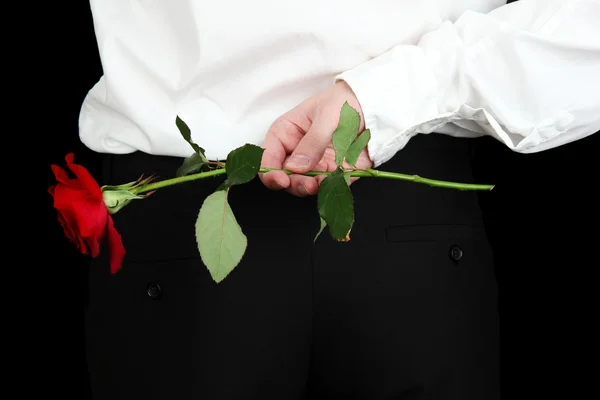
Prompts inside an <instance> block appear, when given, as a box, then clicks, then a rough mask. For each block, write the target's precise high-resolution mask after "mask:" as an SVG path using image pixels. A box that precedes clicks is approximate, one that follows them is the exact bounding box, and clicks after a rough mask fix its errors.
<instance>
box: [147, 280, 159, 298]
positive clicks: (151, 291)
mask: <svg viewBox="0 0 600 400" xmlns="http://www.w3.org/2000/svg"><path fill="white" fill-rule="evenodd" d="M146 293H147V294H148V296H149V297H150V298H151V299H158V298H159V297H160V295H161V294H162V289H161V287H160V285H159V284H158V283H150V284H149V285H148V289H147V290H146Z"/></svg>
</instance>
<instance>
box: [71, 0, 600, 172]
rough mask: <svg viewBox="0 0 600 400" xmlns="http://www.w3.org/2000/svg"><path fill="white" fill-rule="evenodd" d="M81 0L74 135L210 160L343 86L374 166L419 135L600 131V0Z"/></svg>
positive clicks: (112, 147)
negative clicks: (80, 79) (89, 17)
mask: <svg viewBox="0 0 600 400" xmlns="http://www.w3.org/2000/svg"><path fill="white" fill-rule="evenodd" d="M505 3H506V1H504V0H302V1H300V0H293V1H292V0H253V1H242V0H218V1H215V0H168V1H167V0H91V6H92V13H93V18H94V24H95V30H96V37H97V41H98V49H99V52H100V58H101V61H102V66H103V71H104V75H103V77H102V78H101V79H100V81H99V82H98V83H97V84H96V85H95V86H94V87H93V88H92V89H91V90H90V92H89V93H88V95H87V97H86V98H85V100H84V102H83V105H82V108H81V113H80V120H79V127H80V138H81V140H82V142H83V143H84V144H85V145H86V146H88V147H89V148H90V149H92V150H95V151H98V152H105V153H117V154H122V153H130V152H133V151H136V150H141V151H143V152H146V153H150V154H155V155H170V156H181V157H185V156H189V155H190V154H191V153H192V149H191V147H190V146H189V144H188V143H187V142H186V141H185V140H183V138H182V137H181V136H180V134H179V131H178V130H177V127H176V125H175V117H176V116H177V115H179V116H180V117H181V118H182V119H183V120H184V121H186V122H187V124H188V125H189V126H190V128H191V131H192V138H193V140H194V141H195V142H196V143H198V144H199V145H200V146H201V147H203V148H204V149H205V150H206V155H207V157H208V158H209V159H214V160H216V159H225V158H226V157H227V154H228V153H229V152H230V151H231V150H233V149H234V148H236V147H239V146H241V145H243V144H245V143H254V144H257V145H259V146H260V145H262V143H263V139H264V136H265V134H266V132H267V129H268V128H269V126H270V125H271V123H272V122H273V121H274V120H275V119H276V118H277V117H279V116H280V115H281V114H283V113H285V112H286V111H288V110H290V109H291V108H293V107H294V106H296V105H297V104H299V103H300V102H302V101H303V100H305V99H306V98H308V97H310V96H312V95H314V94H316V93H318V92H320V91H322V90H324V89H326V88H327V87H329V86H330V85H331V84H333V83H334V82H335V80H336V79H343V80H345V81H346V82H347V83H348V84H349V85H350V87H351V88H352V89H353V90H354V92H355V94H356V96H357V98H358V101H359V103H360V104H361V106H362V109H363V112H364V116H365V123H366V127H367V128H369V129H370V130H371V135H372V138H371V141H370V143H369V153H370V155H371V158H372V159H373V161H374V162H375V165H376V166H379V165H380V164H382V163H383V162H385V161H387V160H389V159H390V158H391V157H392V156H393V155H394V154H395V153H396V152H398V151H399V150H401V149H402V148H403V147H404V146H405V145H406V143H407V142H408V141H409V139H410V138H411V137H412V136H414V135H416V134H426V133H431V132H439V133H444V134H448V135H453V136H462V137H476V136H481V135H491V136H493V137H495V138H496V139H498V140H500V141H501V142H503V143H505V144H506V146H508V147H509V148H510V149H512V150H514V151H517V152H522V153H531V152H537V151H542V150H546V149H550V148H552V147H556V146H559V145H563V144H566V143H569V142H572V141H575V140H578V139H581V138H583V137H585V136H587V135H590V134H592V133H594V132H596V131H598V130H600V0H520V1H517V2H515V3H512V4H508V5H506V4H505Z"/></svg>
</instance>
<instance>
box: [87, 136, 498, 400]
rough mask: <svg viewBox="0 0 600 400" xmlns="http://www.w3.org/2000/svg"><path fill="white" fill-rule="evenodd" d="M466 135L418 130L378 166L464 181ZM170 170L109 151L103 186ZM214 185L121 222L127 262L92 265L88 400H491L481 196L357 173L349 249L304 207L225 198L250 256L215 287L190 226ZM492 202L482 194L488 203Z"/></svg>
mask: <svg viewBox="0 0 600 400" xmlns="http://www.w3.org/2000/svg"><path fill="white" fill-rule="evenodd" d="M469 146H470V143H469V139H458V138H450V137H447V136H443V135H436V134H432V135H420V136H417V137H415V138H413V139H412V140H411V142H410V143H409V144H408V146H407V147H406V148H405V149H403V150H402V151H401V152H400V153H398V154H397V155H396V156H395V157H394V158H393V159H392V160H391V161H389V162H388V163H386V164H384V165H382V166H381V167H379V169H381V170H386V171H396V172H402V173H410V174H413V173H414V174H419V175H421V176H425V177H430V178H437V179H445V180H455V181H463V182H472V181H473V176H472V168H471V164H470V162H469ZM180 163H181V159H179V158H173V157H157V156H150V155H147V154H143V153H134V154H130V155H107V156H106V160H105V168H104V169H105V171H104V176H103V179H104V181H105V182H104V183H110V184H122V183H126V182H129V181H132V180H135V179H136V178H137V177H138V176H139V175H140V174H141V173H145V174H150V173H154V174H156V175H158V176H159V177H161V178H168V177H171V176H173V175H174V173H175V170H176V169H177V167H178V166H179V165H180ZM221 181H222V179H221V178H211V179H207V180H203V181H197V182H194V183H187V184H184V185H181V186H178V187H170V188H166V189H161V190H159V191H158V192H157V193H155V194H154V195H152V196H151V197H149V198H148V199H145V200H141V201H136V202H134V203H132V204H130V205H128V206H127V207H125V208H124V209H122V210H121V211H120V212H119V213H118V214H116V215H115V216H114V220H115V225H116V227H117V229H118V230H119V232H121V234H122V236H123V242H124V245H125V248H126V249H127V255H126V257H125V260H124V264H123V268H122V270H121V271H120V272H118V274H116V275H111V274H110V272H109V267H108V260H107V257H106V256H107V252H106V249H105V250H104V252H103V253H102V255H101V256H100V257H99V258H97V259H94V260H93V263H92V265H91V268H90V274H89V278H90V279H89V301H88V305H87V309H86V346H87V362H88V369H89V374H90V381H91V388H92V392H93V398H95V399H111V400H116V399H127V400H131V399H144V400H148V399H183V400H185V399H227V400H228V399H261V400H266V399H278V400H280V399H290V400H291V399H313V398H314V399H318V398H326V399H369V400H376V399H460V400H469V399H473V400H494V399H498V398H499V384H498V381H499V379H498V369H499V368H498V315H497V286H496V279H495V276H494V269H493V259H492V251H491V248H490V246H489V244H488V241H487V238H486V235H485V232H484V230H483V225H482V221H481V213H480V209H479V205H478V200H477V194H476V193H475V192H467V191H457V190H451V189H441V188H432V187H429V186H425V185H421V184H414V183H409V182H402V181H388V180H380V179H372V178H363V179H360V180H358V181H357V182H355V183H354V184H353V185H352V186H351V189H352V192H353V195H354V201H355V216H356V222H355V225H354V228H353V231H352V235H351V236H352V239H351V241H350V242H348V243H337V242H334V241H333V240H332V239H331V237H330V236H328V233H327V232H324V233H323V234H322V235H321V236H320V238H319V239H318V240H317V242H316V243H313V237H314V235H315V234H316V232H317V230H318V226H319V218H318V214H317V207H316V199H315V198H296V197H293V196H291V195H289V194H287V193H285V192H273V191H270V190H268V189H266V188H264V187H263V185H262V184H261V182H260V181H259V180H258V179H255V180H254V181H252V182H251V183H248V184H246V185H242V186H238V187H234V188H233V189H232V190H231V192H230V195H229V200H230V204H231V207H232V209H233V211H234V213H235V214H236V217H237V219H238V222H239V223H240V225H241V227H242V229H243V231H244V233H245V234H246V236H247V237H248V249H247V251H246V254H245V255H244V258H243V260H242V262H241V264H240V265H238V267H237V268H236V269H235V270H234V271H233V272H232V273H231V274H230V275H229V276H228V277H227V278H226V279H225V280H224V281H223V282H222V283H220V284H216V283H214V282H213V281H212V279H211V278H210V276H209V273H208V271H207V270H206V268H205V267H204V265H203V264H202V262H201V260H200V258H199V255H198V250H197V247H196V243H195V238H194V222H195V219H196V216H197V213H198V210H199V208H200V206H201V204H202V201H203V200H204V198H205V197H206V196H207V195H209V194H210V193H212V192H213V191H214V190H215V188H216V187H217V186H218V185H219V183H220V182H221ZM491 193H492V192H490V195H491Z"/></svg>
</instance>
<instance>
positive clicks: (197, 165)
mask: <svg viewBox="0 0 600 400" xmlns="http://www.w3.org/2000/svg"><path fill="white" fill-rule="evenodd" d="M207 165H208V161H207V160H206V157H204V155H202V154H198V153H193V154H192V155H191V156H189V157H186V158H185V159H184V160H183V163H182V164H181V166H180V167H179V168H177V172H176V173H175V175H176V176H184V175H189V174H193V173H195V172H200V171H202V170H203V169H204V167H206V166H207Z"/></svg>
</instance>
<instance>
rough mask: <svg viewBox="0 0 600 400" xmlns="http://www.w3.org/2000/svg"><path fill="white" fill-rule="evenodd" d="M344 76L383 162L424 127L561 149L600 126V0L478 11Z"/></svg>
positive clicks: (557, 0)
mask: <svg viewBox="0 0 600 400" xmlns="http://www.w3.org/2000/svg"><path fill="white" fill-rule="evenodd" d="M336 80H344V81H345V82H347V83H348V84H349V85H350V87H351V88H352V89H353V91H354V92H355V94H356V96H357V98H358V100H359V102H360V104H361V107H362V111H363V114H364V117H365V125H366V127H367V128H369V129H370V131H371V141H370V143H369V154H370V156H371V158H372V160H373V161H374V163H375V166H378V165H381V164H382V163H384V162H386V161H387V160H389V159H390V158H391V157H392V156H394V154H396V153H397V152H398V151H399V150H401V149H402V148H403V147H404V146H405V145H406V143H407V142H408V141H409V140H410V138H411V137H412V136H414V135H416V134H419V133H421V134H426V133H432V132H439V133H444V134H448V135H452V136H460V137H476V136H481V135H490V136H493V137H494V138H496V139H498V140H500V141H501V142H503V143H504V144H506V146H508V147H509V148H510V149H512V150H513V151H516V152H520V153H534V152H539V151H543V150H547V149H551V148H553V147H556V146H560V145H563V144H567V143H570V142H573V141H575V140H578V139H582V138H584V137H586V136H588V135H591V134H593V133H594V132H596V131H598V130H600V0H520V1H517V2H514V3H511V4H508V5H504V6H501V7H499V8H497V9H495V10H493V11H492V12H490V13H487V14H485V13H477V12H472V11H468V12H465V13H464V14H462V15H461V16H460V17H459V18H458V19H456V20H455V21H454V22H451V21H445V22H444V23H442V24H441V25H440V26H439V27H438V28H437V29H435V30H434V31H431V32H429V33H427V34H426V35H424V36H423V37H422V38H421V39H420V40H419V42H418V43H417V44H416V45H399V46H396V47H394V48H392V49H390V50H389V51H387V52H386V53H384V54H382V55H380V56H379V57H376V58H374V59H372V60H370V61H368V62H366V63H364V64H361V65H359V66H357V67H356V68H354V69H352V70H349V71H346V72H344V73H342V74H340V75H338V76H337V77H336Z"/></svg>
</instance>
